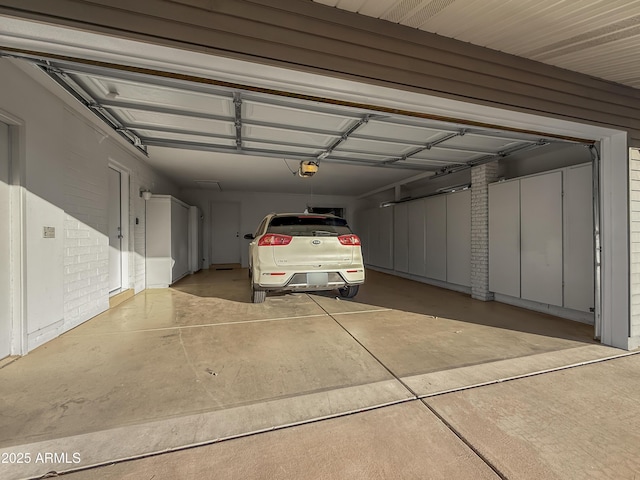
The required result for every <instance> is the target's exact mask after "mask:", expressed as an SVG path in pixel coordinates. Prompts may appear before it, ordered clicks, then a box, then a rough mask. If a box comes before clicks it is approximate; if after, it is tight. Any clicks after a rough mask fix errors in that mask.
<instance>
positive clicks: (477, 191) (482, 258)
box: [471, 162, 498, 301]
mask: <svg viewBox="0 0 640 480" xmlns="http://www.w3.org/2000/svg"><path fill="white" fill-rule="evenodd" d="M497 174H498V162H491V163H485V164H484V165H479V166H477V167H473V168H472V169H471V296H472V297H473V298H475V299H478V300H484V301H488V300H493V294H492V293H491V292H490V291H489V187H488V185H489V183H491V182H494V181H495V180H496V179H497Z"/></svg>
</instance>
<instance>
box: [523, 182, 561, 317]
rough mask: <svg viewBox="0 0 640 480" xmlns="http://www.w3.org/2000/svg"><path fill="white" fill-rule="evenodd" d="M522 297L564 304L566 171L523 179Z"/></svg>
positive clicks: (551, 303) (552, 303)
mask: <svg viewBox="0 0 640 480" xmlns="http://www.w3.org/2000/svg"><path fill="white" fill-rule="evenodd" d="M520 202H521V203H520V208H521V222H522V223H521V233H522V238H521V245H522V247H521V268H522V272H521V275H522V284H521V288H522V298H524V299H526V300H533V301H536V302H541V303H548V304H550V305H562V172H553V173H548V174H545V175H538V176H535V177H528V178H523V179H522V180H520Z"/></svg>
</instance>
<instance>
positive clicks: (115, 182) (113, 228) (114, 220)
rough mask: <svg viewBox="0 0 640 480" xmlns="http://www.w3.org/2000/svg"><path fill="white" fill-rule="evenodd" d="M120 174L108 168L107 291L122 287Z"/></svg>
mask: <svg viewBox="0 0 640 480" xmlns="http://www.w3.org/2000/svg"><path fill="white" fill-rule="evenodd" d="M121 185H122V180H121V174H120V172H119V171H118V170H115V169H113V168H109V226H108V228H109V292H115V291H117V290H119V289H120V288H122V195H121V190H120V188H121Z"/></svg>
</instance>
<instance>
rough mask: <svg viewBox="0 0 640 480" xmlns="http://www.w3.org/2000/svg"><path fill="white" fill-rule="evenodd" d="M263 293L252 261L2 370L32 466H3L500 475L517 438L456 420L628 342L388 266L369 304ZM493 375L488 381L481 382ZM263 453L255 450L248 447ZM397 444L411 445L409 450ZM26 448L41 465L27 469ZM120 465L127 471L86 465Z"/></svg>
mask: <svg viewBox="0 0 640 480" xmlns="http://www.w3.org/2000/svg"><path fill="white" fill-rule="evenodd" d="M248 299H249V289H248V282H247V279H246V270H241V269H237V270H224V271H215V270H209V271H204V272H201V273H199V274H196V275H193V276H190V277H188V278H186V279H184V280H183V281H181V282H179V283H178V284H177V285H176V286H174V287H173V288H171V289H166V290H149V291H146V292H143V293H141V294H139V295H137V296H135V297H134V298H133V299H131V300H128V301H126V302H125V303H123V304H122V305H120V306H118V307H116V308H113V309H111V310H109V311H108V312H105V313H104V314H102V315H100V316H98V317H96V318H94V319H92V320H91V321H89V322H87V323H85V324H83V325H81V326H80V327H78V328H76V329H74V330H73V331H71V332H68V333H67V334H65V335H63V336H61V337H60V338H58V339H56V340H54V341H52V342H49V343H48V344H46V345H44V346H43V347H41V348H39V349H37V350H36V351H34V352H32V353H30V354H29V355H27V356H25V357H23V358H20V359H19V360H17V361H15V362H13V363H11V364H8V365H6V366H4V367H3V368H1V369H0V382H1V383H0V384H1V385H3V393H2V397H1V400H0V402H1V403H0V406H1V408H0V456H2V455H5V456H6V457H7V460H15V461H7V462H6V463H2V464H0V477H1V478H23V477H35V476H40V475H43V474H45V473H47V472H49V471H57V472H62V471H69V470H73V469H78V468H81V469H82V468H88V467H91V466H94V465H103V464H110V463H113V462H115V461H121V460H124V459H131V458H137V457H142V456H147V455H153V454H157V453H160V452H167V451H172V450H181V451H180V452H176V453H172V454H171V455H168V456H167V457H166V458H167V460H166V462H173V460H171V458H182V457H180V456H181V455H189V454H193V455H198V452H201V451H204V450H202V449H209V448H213V449H218V450H219V451H218V450H217V451H216V453H215V456H216V458H228V460H229V461H230V462H231V463H232V464H235V466H236V467H237V468H236V469H235V470H234V469H233V468H232V466H231V464H229V463H224V462H223V463H224V466H223V465H222V464H218V463H216V464H211V468H214V469H215V471H218V470H219V471H220V472H226V473H224V475H228V476H229V478H235V477H234V475H237V476H238V478H240V477H239V476H241V475H242V472H245V473H247V472H252V470H251V469H252V468H253V469H255V470H254V471H253V473H251V475H253V476H256V477H257V478H278V475H281V476H282V478H305V477H304V476H303V475H302V473H304V472H307V473H308V475H309V476H308V477H306V478H322V476H325V477H326V478H336V475H337V476H342V475H338V472H345V474H346V475H347V476H351V475H349V474H348V472H349V471H350V470H349V469H350V468H353V469H354V471H357V472H361V473H360V474H359V475H360V478H376V477H377V478H393V475H391V472H392V471H394V470H395V469H398V468H401V467H402V468H408V469H409V470H406V475H405V476H408V477H411V476H413V477H414V478H430V477H431V478H485V477H486V478H492V476H495V475H504V474H503V473H502V472H503V470H504V471H509V470H508V467H506V466H505V467H501V466H499V465H498V463H499V462H498V461H496V460H495V458H494V457H498V458H500V457H501V456H502V454H501V451H502V450H501V449H503V448H504V442H506V440H505V438H504V437H502V438H501V437H500V436H499V435H497V434H494V435H489V439H488V440H492V441H495V442H496V445H495V447H494V449H495V450H496V452H494V451H493V450H492V448H491V442H488V441H486V440H487V439H485V438H482V436H480V434H481V432H482V431H485V430H486V431H487V432H488V431H489V430H487V427H486V425H485V426H483V428H482V429H480V431H473V432H470V433H469V434H468V437H469V438H471V439H473V438H474V436H475V435H478V441H480V442H482V449H481V448H478V447H475V446H473V441H468V440H467V437H466V436H465V435H467V434H466V433H464V428H465V426H464V425H462V424H461V425H458V424H457V423H456V422H457V421H460V419H461V418H462V419H464V418H468V419H469V420H470V421H472V420H473V418H472V416H473V415H476V416H477V417H478V418H485V419H488V418H490V417H489V416H487V412H485V411H484V409H487V408H488V407H487V406H488V405H489V403H491V402H493V400H491V401H490V400H482V402H481V401H480V400H477V402H476V400H467V402H471V404H469V403H464V402H465V398H468V397H467V396H469V395H472V394H473V393H475V392H481V391H485V390H484V389H488V390H486V391H491V389H500V388H506V387H507V386H510V385H517V384H518V382H530V381H534V380H535V379H537V378H546V377H547V375H562V374H563V373H561V372H574V371H579V370H580V369H582V368H595V365H594V366H593V367H580V368H577V369H575V370H562V371H561V372H555V373H549V374H546V375H544V376H541V377H531V378H527V379H521V380H512V381H510V382H508V383H504V381H505V380H507V379H517V378H519V377H523V376H527V375H530V374H533V373H540V372H546V371H554V370H556V369H560V368H564V367H567V366H575V365H581V364H584V363H589V362H593V361H598V360H600V359H603V358H612V357H617V356H620V355H624V354H626V352H623V351H620V350H616V349H612V348H608V347H603V346H601V345H599V344H597V343H595V342H593V340H592V339H591V335H592V333H591V327H589V326H587V325H582V324H578V323H574V322H570V321H566V320H562V319H558V318H554V317H551V316H548V315H543V314H537V313H534V312H529V311H525V310H521V309H518V308H514V307H510V306H507V305H501V304H497V303H492V302H491V303H484V302H478V301H475V300H472V299H470V298H469V297H468V296H466V295H462V294H459V293H455V292H451V291H447V290H442V289H438V288H434V287H430V286H427V285H423V284H419V283H416V282H412V281H408V280H404V279H399V278H396V277H392V276H389V275H384V274H380V273H376V272H369V276H368V281H367V284H366V285H365V286H364V287H363V288H362V290H361V292H360V294H359V295H358V297H356V298H355V299H354V300H353V301H345V300H341V299H337V298H336V297H335V296H333V295H331V294H318V295H308V294H295V295H276V296H270V297H268V299H267V301H266V302H265V303H264V304H258V305H254V304H251V303H248ZM619 361H622V360H616V362H619ZM629 361H631V359H629ZM612 362H613V360H612ZM598 365H605V364H598ZM478 385H487V386H485V387H482V388H473V389H468V388H469V387H473V386H478ZM636 385H637V383H636ZM639 390H640V389H639ZM550 393H551V392H550ZM636 393H637V392H636ZM508 398H509V399H511V400H513V398H514V396H513V394H512V393H510V394H509V395H508ZM447 399H450V401H449V400H447ZM500 400H503V399H502V398H499V399H497V400H496V402H498V403H495V405H499V401H500ZM547 400H548V399H547ZM636 400H637V397H636ZM483 402H484V403H483ZM475 403H478V405H479V406H478V410H477V411H474V409H473V408H472V406H471V405H474V404H475ZM549 403H551V404H552V405H553V404H555V403H556V402H553V401H551V402H549ZM491 404H492V405H494V403H491ZM447 408H450V409H452V410H447ZM455 408H457V409H458V410H455ZM505 408H509V407H508V405H506V406H505ZM489 410H490V411H493V410H491V408H489ZM496 414H497V413H496ZM449 417H450V418H449ZM320 420H323V421H320ZM487 421H489V420H487ZM507 426H509V425H507ZM520 427H521V428H525V427H522V426H520ZM332 431H335V435H331V432H332ZM261 432H268V433H266V434H260V435H258V434H259V433H261ZM296 432H298V433H296ZM376 432H377V433H376ZM511 434H512V433H511V432H507V433H505V435H511ZM246 435H250V436H249V437H245V436H246ZM327 435H329V437H327ZM298 436H299V437H298ZM336 436H337V437H336ZM342 436H343V437H344V440H341V441H337V438H338V437H340V438H342ZM241 437H242V438H241ZM331 438H333V440H331ZM223 440H226V441H224V442H222V441H223ZM244 442H249V445H251V446H250V447H245V446H242V445H244ZM305 442H306V443H305ZM314 442H315V443H314ZM500 442H503V443H500ZM507 443H509V442H507ZM234 445H240V449H239V450H238V451H236V450H237V447H234ZM261 445H262V446H261ZM274 445H280V448H279V449H276V450H278V452H280V453H277V452H275V451H274V448H275V447H274ZM304 445H308V448H307V450H300V448H302V447H303V446H304ZM314 445H316V446H314ZM320 445H325V446H326V449H323V448H320V447H319V446H320ZM196 447H200V448H196ZM247 448H249V449H250V450H251V451H254V449H255V456H254V457H252V456H251V455H246V454H245V455H244V456H242V457H238V455H241V452H243V451H244V452H246V451H247ZM518 448H519V449H520V450H523V452H524V453H523V457H522V458H523V459H524V458H526V453H527V452H526V449H523V448H521V447H518ZM184 449H188V450H184ZM390 449H392V450H393V449H395V450H401V451H402V452H403V453H402V454H400V453H399V454H398V455H394V456H393V458H394V460H392V459H391V458H390V456H389V454H390V452H391V451H392V450H390ZM483 449H486V452H485V453H483ZM189 452H191V453H189ZM223 452H226V453H223ZM261 452H262V453H261ZM296 452H297V453H296ZM304 452H306V454H305V453H304ZM314 452H315V453H314ZM376 452H377V453H376ZM384 452H387V455H385V454H384ZM420 452H423V454H420ZM424 452H428V454H426V456H425V454H424ZM20 453H22V454H23V457H24V454H25V453H28V454H29V455H28V456H29V458H30V461H29V462H28V463H25V462H23V463H17V456H16V454H20ZM45 453H50V454H52V455H49V457H47V458H45V456H44V455H43V454H45ZM38 454H40V455H38ZM315 454H318V455H321V457H320V458H325V459H329V458H332V459H335V461H334V462H333V463H331V462H329V463H327V461H325V460H322V461H321V463H323V464H326V465H325V466H324V467H321V469H320V470H314V469H313V468H311V467H310V466H309V465H305V463H304V461H302V460H303V458H307V457H308V458H314V455H315ZM206 455H208V454H206ZM264 455H268V456H269V458H270V459H271V461H270V463H269V462H267V463H269V464H268V465H267V464H266V463H265V457H264ZM283 455H284V457H283ZM360 455H362V456H360ZM174 456H177V457H174ZM40 457H41V458H40ZM285 457H286V458H285ZM162 458H164V457H162ZM239 458H244V460H242V461H241V462H240V463H241V464H242V465H238V462H239ZM252 458H253V460H252ZM287 458H288V459H289V460H287ZM296 458H297V459H298V460H295V459H296ZM410 458H411V459H413V460H409V459H410ZM0 459H1V458H0ZM37 459H39V460H41V461H37V462H36V461H35V460H37ZM234 459H235V460H234ZM291 459H293V460H291ZM340 459H342V460H340ZM164 461H165V460H162V459H161V457H153V459H147V460H140V461H139V462H140V463H138V461H136V462H133V463H132V462H128V463H125V464H122V465H123V468H125V467H126V468H129V467H131V468H133V465H141V467H139V468H159V469H160V470H159V471H158V474H157V475H161V474H165V473H167V472H168V471H170V469H169V470H168V468H169V467H166V466H165V467H162V462H164ZM185 461H186V460H185ZM319 461H320V460H319ZM149 462H151V463H149ZM155 462H159V463H155ZM194 462H195V464H194V465H195V466H193V468H196V467H197V465H200V464H201V463H202V462H200V461H195V460H194ZM416 462H417V463H416ZM188 463H189V462H187V463H186V464H188ZM205 463H206V462H205ZM543 463H544V462H543ZM180 464H182V461H178V465H176V466H175V468H178V467H179V465H180ZM186 464H185V465H186ZM283 465H285V466H286V465H289V466H288V467H286V468H284V467H282V466H283ZM350 465H351V466H350ZM363 465H370V468H373V469H374V470H367V468H369V467H367V468H365V467H364V466H363ZM127 466H128V467H127ZM492 467H493V468H492ZM135 468H138V467H135ZM180 468H181V467H180ZM197 468H200V467H197ZM282 468H284V470H282V471H281V469H282ZM287 468H288V469H289V470H287ZM318 468H320V467H318ZM225 469H226V470H225ZM296 469H299V470H296ZM323 469H326V470H323ZM411 469H413V470H411ZM109 472H119V473H115V475H116V476H115V477H113V478H120V477H121V476H122V474H123V472H122V471H120V470H118V469H117V468H116V467H109V468H105V469H101V470H98V471H96V470H92V471H86V472H82V473H78V474H76V475H80V476H82V475H89V476H91V478H95V477H94V475H98V474H99V475H110V473H109ZM176 472H177V471H176ZM296 472H298V473H299V474H298V473H296ZM314 472H315V473H316V474H315V475H312V473H314ZM412 472H413V473H412ZM420 472H422V476H421V474H420ZM425 472H431V473H429V474H428V475H427V476H426V477H425V476H424V474H425ZM182 473H184V475H182V474H181V475H179V476H182V477H183V476H185V475H187V476H188V475H189V472H188V471H185V472H182ZM268 473H269V475H268ZM193 474H194V475H196V474H197V472H196V471H193ZM132 475H133V474H132ZM224 475H222V473H221V476H220V477H219V478H227V477H226V476H224ZM260 475H263V476H262V477H260ZM270 475H271V476H270ZM107 478H110V477H107ZM131 478H138V477H131ZM155 478H159V477H158V476H156V477H155ZM165 478H170V476H167V477H165ZM172 478H175V476H173V477H172ZM199 478H202V476H200V477H199ZM214 478H215V477H214ZM514 478H516V477H514ZM518 478H524V477H518ZM537 478H541V477H537ZM564 478H566V477H564ZM576 478H577V477H576ZM617 478H620V477H617Z"/></svg>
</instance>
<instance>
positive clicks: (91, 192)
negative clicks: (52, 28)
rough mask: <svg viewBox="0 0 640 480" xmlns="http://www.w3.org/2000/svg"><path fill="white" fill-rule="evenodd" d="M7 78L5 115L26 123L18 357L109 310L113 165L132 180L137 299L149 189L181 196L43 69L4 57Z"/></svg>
mask: <svg viewBox="0 0 640 480" xmlns="http://www.w3.org/2000/svg"><path fill="white" fill-rule="evenodd" d="M0 70H1V71H2V75H1V76H0V110H2V111H3V112H5V113H6V114H8V115H9V116H10V117H12V118H15V119H17V120H16V123H17V124H18V128H19V129H21V138H23V139H24V141H23V145H21V149H20V150H21V151H20V153H19V158H18V161H19V162H21V164H22V165H21V166H22V167H24V171H25V174H24V184H23V187H24V190H25V216H24V222H25V227H24V228H25V232H26V239H25V245H24V258H25V260H24V265H23V267H24V277H25V278H24V292H23V294H24V298H25V304H24V307H25V315H24V317H25V318H24V325H22V330H23V332H14V334H18V335H20V334H23V335H25V337H26V338H25V339H24V341H23V342H20V343H25V344H26V347H22V350H23V351H21V352H15V353H27V351H29V350H32V349H33V348H35V347H37V346H38V345H41V344H42V343H44V342H46V341H48V340H50V339H51V338H54V337H56V336H58V335H60V334H61V333H63V332H65V331H67V330H69V329H71V328H73V327H74V326H76V325H78V324H80V323H82V322H84V321H86V320H87V319H89V318H91V317H93V316H95V315H97V314H98V313H100V312H102V311H104V310H106V309H107V308H108V299H109V292H108V285H109V282H108V240H107V235H106V228H107V209H108V203H109V199H108V188H107V186H108V182H107V169H108V165H109V163H110V162H112V163H115V164H117V165H119V166H120V167H121V168H123V169H125V170H126V171H127V172H128V173H129V175H130V179H131V182H130V195H131V197H130V199H131V202H130V218H129V219H128V221H129V227H130V228H129V232H130V233H129V236H128V238H125V239H124V242H125V245H126V246H127V247H126V248H127V249H129V250H130V251H131V261H130V262H129V267H130V268H129V272H128V273H129V284H130V285H133V286H135V288H136V291H139V290H141V289H142V288H144V241H143V238H144V202H143V201H142V200H141V199H140V198H139V197H138V190H139V188H140V185H141V184H143V185H146V186H151V185H154V188H155V189H156V191H157V193H160V191H159V190H165V192H164V193H176V191H177V189H176V187H175V186H174V185H172V184H171V182H169V181H168V180H166V179H165V178H163V177H162V176H160V175H158V174H156V173H154V172H153V170H152V169H151V168H150V167H149V166H148V165H147V164H145V163H144V162H143V161H141V160H140V159H139V158H137V157H136V154H135V153H134V151H133V149H130V148H128V147H126V146H123V145H122V144H121V143H120V141H119V140H116V139H114V138H111V137H110V136H109V135H110V134H111V132H109V131H108V130H105V127H104V126H103V125H102V124H100V125H99V126H98V124H97V123H94V122H95V121H94V120H93V119H92V118H91V116H90V114H88V113H87V112H85V111H84V110H83V109H81V107H80V106H79V105H78V104H77V102H76V101H75V100H72V99H71V98H70V97H68V96H67V95H66V94H65V93H64V92H61V91H60V89H59V88H58V87H56V86H55V85H53V84H52V82H51V80H49V79H48V78H46V77H45V76H44V75H42V74H41V73H40V72H38V71H36V70H35V69H34V68H33V67H30V66H19V64H18V63H16V62H15V61H9V60H7V59H1V60H0ZM36 80H37V81H36ZM52 91H53V92H58V91H59V93H58V94H54V93H52ZM65 98H66V99H67V100H66V101H65V100H63V99H65ZM136 217H137V218H138V219H140V222H139V224H138V225H135V218H136ZM43 227H54V228H55V238H43ZM141 240H142V241H141Z"/></svg>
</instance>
